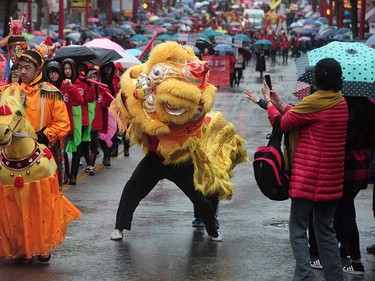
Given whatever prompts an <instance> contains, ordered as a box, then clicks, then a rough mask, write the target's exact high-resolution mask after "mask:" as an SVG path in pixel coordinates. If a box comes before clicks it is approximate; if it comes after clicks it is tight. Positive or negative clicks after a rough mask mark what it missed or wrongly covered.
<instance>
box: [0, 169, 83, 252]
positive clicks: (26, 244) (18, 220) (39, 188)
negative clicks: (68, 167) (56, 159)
mask: <svg viewBox="0 0 375 281" xmlns="http://www.w3.org/2000/svg"><path fill="white" fill-rule="evenodd" d="M80 216H81V212H80V211H79V210H78V209H77V208H76V207H75V206H74V205H73V204H72V203H71V202H70V201H69V200H68V199H67V198H66V197H65V196H64V195H63V194H62V193H61V192H60V187H59V183H58V179H57V176H56V174H53V175H51V176H49V177H47V178H44V179H41V180H35V181H32V182H25V183H24V186H23V187H15V186H14V185H3V184H1V183H0V256H3V257H6V258H8V259H15V258H18V257H21V256H22V257H23V256H25V257H26V258H28V259H29V258H32V257H33V256H38V255H41V256H47V255H49V254H50V253H51V251H52V250H53V249H55V248H56V247H57V246H59V245H60V244H61V243H62V242H63V241H64V239H65V235H66V231H67V225H68V223H70V222H71V221H73V220H75V219H77V218H79V217H80Z"/></svg>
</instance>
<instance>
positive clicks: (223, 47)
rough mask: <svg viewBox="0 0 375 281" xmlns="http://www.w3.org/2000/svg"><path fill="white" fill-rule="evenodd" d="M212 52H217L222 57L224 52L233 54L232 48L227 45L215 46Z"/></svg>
mask: <svg viewBox="0 0 375 281" xmlns="http://www.w3.org/2000/svg"><path fill="white" fill-rule="evenodd" d="M214 50H215V51H218V52H219V53H220V55H221V56H223V55H225V53H226V52H233V47H232V46H231V45H229V44H217V45H216V46H215V47H214Z"/></svg>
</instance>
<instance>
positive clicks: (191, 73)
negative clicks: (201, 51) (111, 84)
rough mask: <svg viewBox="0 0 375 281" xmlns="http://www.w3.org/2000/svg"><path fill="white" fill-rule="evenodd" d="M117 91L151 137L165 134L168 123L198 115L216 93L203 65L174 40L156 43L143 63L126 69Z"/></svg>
mask: <svg viewBox="0 0 375 281" xmlns="http://www.w3.org/2000/svg"><path fill="white" fill-rule="evenodd" d="M121 91H122V92H121V100H122V104H123V105H125V107H126V110H127V111H128V112H129V114H130V115H131V116H132V117H134V118H136V122H137V123H140V124H142V128H143V130H144V132H145V133H147V134H149V135H152V136H157V135H161V134H167V133H169V132H170V128H169V124H178V125H181V124H185V123H188V122H191V121H194V120H197V119H199V118H201V117H202V116H203V115H204V114H205V113H207V112H209V111H210V110H211V108H212V106H213V103H214V100H215V95H216V88H215V87H214V86H213V85H211V84H209V83H208V66H207V64H206V63H205V62H202V61H200V60H199V59H198V58H197V57H196V56H195V55H194V52H193V50H192V49H191V48H184V47H182V46H181V45H179V44H178V43H176V42H167V43H163V44H159V45H157V46H156V47H155V48H154V49H153V50H152V52H151V53H150V57H149V60H148V61H147V62H146V63H144V64H141V65H137V66H134V67H132V68H130V69H128V70H127V71H126V72H125V73H124V75H123V76H122V80H121Z"/></svg>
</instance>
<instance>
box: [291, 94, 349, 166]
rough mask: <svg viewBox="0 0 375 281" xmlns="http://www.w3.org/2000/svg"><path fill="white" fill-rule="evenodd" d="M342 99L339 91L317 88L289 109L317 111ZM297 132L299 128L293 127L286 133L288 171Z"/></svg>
mask: <svg viewBox="0 0 375 281" xmlns="http://www.w3.org/2000/svg"><path fill="white" fill-rule="evenodd" d="M342 99H343V96H342V93H341V92H333V91H323V90H319V91H316V92H314V93H313V94H312V95H309V96H307V97H305V98H304V99H303V100H302V101H301V102H300V103H299V104H297V105H296V106H294V107H293V108H292V109H290V111H291V112H295V113H299V114H309V113H314V112H319V111H323V110H325V109H328V108H331V107H333V106H335V105H337V104H339V103H340V102H341V101H342ZM299 133H300V130H299V129H295V130H293V131H291V132H290V133H289V134H288V141H289V154H290V159H288V153H287V152H286V151H284V160H285V167H286V170H287V171H290V167H289V164H290V165H291V164H292V162H293V158H294V154H295V152H296V148H297V144H298V140H299ZM284 150H285V148H284Z"/></svg>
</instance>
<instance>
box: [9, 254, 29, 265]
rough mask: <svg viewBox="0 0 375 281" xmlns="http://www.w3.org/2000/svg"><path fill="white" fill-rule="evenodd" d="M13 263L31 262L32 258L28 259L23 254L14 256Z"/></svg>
mask: <svg viewBox="0 0 375 281" xmlns="http://www.w3.org/2000/svg"><path fill="white" fill-rule="evenodd" d="M13 262H14V263H23V264H26V263H31V262H33V259H32V258H31V259H28V258H26V257H25V256H22V257H19V258H15V259H14V260H13Z"/></svg>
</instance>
